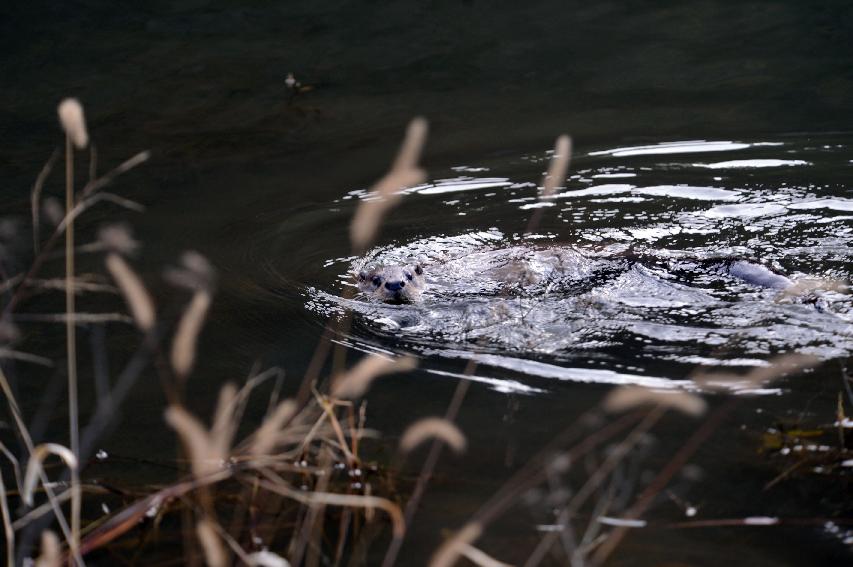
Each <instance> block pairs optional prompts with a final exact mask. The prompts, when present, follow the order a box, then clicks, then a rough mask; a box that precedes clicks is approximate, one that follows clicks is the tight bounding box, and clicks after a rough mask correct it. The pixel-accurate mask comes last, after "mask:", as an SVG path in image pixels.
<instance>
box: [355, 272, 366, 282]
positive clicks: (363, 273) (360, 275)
mask: <svg viewBox="0 0 853 567" xmlns="http://www.w3.org/2000/svg"><path fill="white" fill-rule="evenodd" d="M356 277H357V278H358V281H360V282H363V281H364V280H365V278H366V277H367V274H366V273H365V272H364V271H363V270H362V271H361V272H359V273H358V274H356Z"/></svg>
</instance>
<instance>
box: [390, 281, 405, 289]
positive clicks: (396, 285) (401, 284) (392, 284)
mask: <svg viewBox="0 0 853 567" xmlns="http://www.w3.org/2000/svg"><path fill="white" fill-rule="evenodd" d="M404 287H406V282H404V281H399V282H385V289H387V290H388V291H397V290H399V289H401V288H404Z"/></svg>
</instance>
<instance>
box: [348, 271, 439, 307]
mask: <svg viewBox="0 0 853 567" xmlns="http://www.w3.org/2000/svg"><path fill="white" fill-rule="evenodd" d="M356 282H357V283H358V289H359V291H361V292H362V293H363V294H365V295H366V296H367V297H370V298H372V299H375V300H377V301H384V302H386V303H411V302H413V301H417V300H418V299H420V296H421V293H422V292H423V290H424V286H425V282H424V270H423V267H422V266H421V265H420V264H408V265H405V266H377V267H374V268H370V269H366V270H362V271H360V272H359V273H358V274H356Z"/></svg>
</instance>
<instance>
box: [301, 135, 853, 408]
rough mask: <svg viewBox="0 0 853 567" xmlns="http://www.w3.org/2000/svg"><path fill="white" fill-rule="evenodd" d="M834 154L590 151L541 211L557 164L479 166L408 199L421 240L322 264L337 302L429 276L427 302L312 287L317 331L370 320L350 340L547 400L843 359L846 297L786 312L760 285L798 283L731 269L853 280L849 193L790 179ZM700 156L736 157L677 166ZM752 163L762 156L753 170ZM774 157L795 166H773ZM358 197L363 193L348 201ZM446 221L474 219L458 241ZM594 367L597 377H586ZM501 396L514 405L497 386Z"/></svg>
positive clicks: (848, 338) (801, 150) (847, 348)
mask: <svg viewBox="0 0 853 567" xmlns="http://www.w3.org/2000/svg"><path fill="white" fill-rule="evenodd" d="M834 147H835V148H837V151H834V152H824V153H823V155H821V156H820V158H819V159H818V158H817V157H815V156H814V155H808V158H809V159H808V160H805V159H799V156H800V155H805V154H810V152H809V150H808V149H807V147H806V146H805V144H804V143H801V144H798V143H796V142H795V141H790V140H789V141H786V142H785V143H779V142H757V143H740V142H715V141H709V142H695V141H694V142H678V143H663V144H655V145H647V146H642V147H632V148H619V149H614V150H604V151H596V152H591V153H590V154H588V156H581V157H579V158H577V159H576V164H577V167H578V170H577V172H576V173H574V174H573V175H572V176H571V178H569V179H568V180H566V182H565V184H564V185H565V188H564V189H563V190H562V191H561V192H560V193H558V194H557V195H556V198H555V199H554V200H552V201H548V202H545V203H540V202H539V201H538V197H537V188H536V185H535V184H534V183H532V182H531V181H528V179H531V178H534V179H535V178H536V176H537V175H538V173H539V171H538V168H539V167H541V165H542V164H543V163H544V160H545V159H546V158H547V155H548V154H547V153H546V154H544V155H543V156H541V157H540V158H537V157H535V156H525V157H523V158H521V159H519V160H518V161H517V162H515V163H516V164H517V165H511V166H506V167H504V168H500V167H490V168H488V175H489V177H479V176H476V175H471V174H472V173H475V172H473V171H471V170H472V169H475V168H473V167H470V166H468V167H466V168H465V170H466V173H468V175H466V176H464V177H454V178H449V179H440V180H437V181H434V182H431V183H428V184H425V185H423V186H419V187H415V188H412V189H410V190H407V191H406V192H407V193H408V194H409V195H408V196H407V201H406V203H405V204H404V207H403V208H402V209H401V210H400V211H399V214H398V216H399V217H401V218H400V219H399V222H402V223H404V224H405V222H412V223H413V225H412V226H407V227H405V231H404V234H405V236H397V237H395V238H394V239H393V243H391V244H388V245H385V246H382V247H379V248H377V249H375V250H373V251H372V252H371V253H370V254H369V255H368V257H366V258H355V259H353V258H342V259H336V258H335V257H334V252H335V251H334V250H329V251H328V252H329V256H328V257H327V259H326V262H325V267H326V269H327V270H328V271H329V273H330V274H334V275H333V277H334V279H336V280H337V281H339V282H340V285H341V286H351V285H352V282H351V281H349V275H348V274H349V273H351V272H353V271H358V270H359V269H362V268H363V267H364V266H366V265H372V264H378V265H383V264H384V265H387V264H392V265H393V264H400V263H408V262H412V261H418V262H421V263H422V264H423V265H424V270H425V276H426V278H427V289H426V291H425V293H424V296H423V300H422V301H420V302H418V303H416V304H412V305H385V304H377V303H372V302H369V301H365V300H363V299H361V300H359V299H358V298H357V299H356V300H352V301H350V300H342V299H339V298H338V295H339V294H340V288H335V287H331V288H327V289H317V288H315V287H314V286H313V285H311V287H310V288H308V292H307V293H308V295H309V296H310V299H309V300H308V302H307V305H308V306H309V308H311V309H312V310H314V311H316V312H317V313H318V314H321V315H324V316H325V315H327V314H329V313H333V312H335V311H337V310H340V309H349V310H353V311H355V312H356V313H357V314H359V318H358V325H357V326H356V330H355V335H354V336H353V337H352V339H353V340H354V341H358V342H363V343H371V342H375V341H377V340H379V341H383V340H389V339H393V340H394V344H395V348H397V349H400V348H403V349H405V350H413V351H415V352H418V353H420V354H421V355H423V356H425V357H427V358H428V359H441V358H451V359H453V358H467V359H473V360H476V361H477V362H478V363H480V365H481V367H482V368H483V369H484V371H488V369H489V368H490V367H491V368H500V369H503V370H510V371H512V372H513V374H514V375H515V377H513V378H512V379H511V380H512V381H513V382H515V383H519V382H520V383H524V382H525V380H528V381H530V380H533V383H531V387H536V388H542V387H545V386H543V384H547V382H543V381H541V380H540V379H558V380H570V381H580V382H598V383H606V384H609V383H633V384H641V385H652V386H655V387H674V386H679V387H690V386H691V385H690V384H689V382H685V381H684V380H683V377H684V376H686V375H687V374H689V372H690V369H691V368H692V367H693V366H695V365H696V364H697V362H701V363H702V364H705V365H714V364H721V365H731V364H738V365H743V366H753V365H756V364H760V362H761V361H763V360H766V359H767V358H768V357H770V356H772V355H774V354H775V353H779V352H788V351H792V350H796V351H799V352H804V353H811V354H815V355H817V356H819V357H821V358H824V359H830V358H835V357H842V356H846V355H847V354H849V353H850V352H851V351H853V326H851V322H853V302H851V299H850V296H848V295H844V294H841V293H838V292H832V291H823V292H821V291H817V292H811V294H810V295H807V296H804V297H785V298H782V297H781V296H780V295H779V290H778V289H771V288H766V287H764V286H763V285H753V284H755V283H759V280H761V281H770V280H771V279H773V281H774V282H775V281H776V280H777V279H778V280H779V281H787V280H784V279H783V278H776V277H775V276H773V275H772V274H770V273H769V272H765V274H764V275H763V276H762V277H757V278H755V281H754V282H753V283H750V282H748V281H744V279H743V274H742V273H738V272H743V270H740V269H739V270H738V271H735V270H734V269H733V267H732V268H729V267H727V262H728V261H730V260H731V259H732V258H738V259H747V260H749V261H751V262H753V263H754V264H755V265H756V266H767V267H770V268H771V269H775V270H777V271H779V272H780V273H784V274H786V275H788V276H790V277H791V278H792V279H794V280H796V279H797V278H804V277H822V278H833V279H838V280H845V281H846V280H850V279H851V277H853V272H851V266H853V253H851V251H853V248H851V246H853V227H851V224H850V222H849V217H846V216H840V215H837V212H843V211H847V210H850V209H849V207H848V205H849V204H850V203H851V202H853V201H850V200H848V199H846V198H845V197H843V192H844V189H843V188H837V187H833V186H822V187H816V186H812V185H808V184H803V183H802V182H800V181H799V178H790V179H789V178H788V177H786V174H785V172H786V171H796V172H797V173H798V175H806V176H807V175H808V174H807V172H808V170H809V168H815V167H820V166H821V165H822V164H824V163H826V162H842V160H843V159H844V158H845V157H846V154H845V153H844V151H843V150H842V149H841V148H843V147H845V145H844V144H837V145H835V146H834ZM701 152H728V153H730V154H732V155H733V157H734V158H736V159H732V160H728V161H725V162H719V163H715V164H710V165H709V164H695V163H693V162H692V161H687V160H691V159H692V156H690V155H685V156H684V158H679V157H678V154H694V153H701ZM756 152H757V153H760V157H752V155H751V154H753V153H756ZM779 153H784V154H785V155H790V156H793V158H794V159H789V158H786V159H781V158H775V157H768V155H769V156H772V155H773V154H777V155H778V154H779ZM648 156H658V159H660V157H661V156H665V158H666V161H659V162H650V161H649V157H648ZM636 160H642V161H641V162H637V161H636ZM672 160H676V161H672ZM679 160H684V161H679ZM508 161H509V162H510V163H512V162H513V160H508ZM518 164H521V165H518ZM525 164H528V165H525ZM529 164H535V165H536V168H535V169H531V168H530V167H529ZM792 166H797V167H796V168H795V169H789V168H790V167H792ZM454 169H456V170H459V169H460V168H454ZM481 169H486V168H481ZM709 169H712V170H715V171H713V172H709ZM723 170H724V171H723ZM741 171H743V172H744V173H740V172H741ZM614 172H619V173H615V175H621V176H625V175H631V184H613V183H606V184H601V183H598V182H597V181H596V180H597V179H601V178H602V176H605V178H606V176H612V175H614ZM720 173H722V174H724V175H723V176H720ZM780 176H781V177H780ZM673 177H677V182H673V180H672V178H673ZM661 181H664V183H661ZM447 193H452V194H453V198H452V199H449V200H448V199H447V198H446V197H444V195H445V194H447ZM365 196H366V192H365V191H363V190H355V191H352V192H350V193H349V194H347V195H346V196H344V197H343V198H342V200H341V202H345V201H349V202H351V203H352V202H354V201H355V200H357V199H362V198H365ZM615 196H618V197H615ZM602 197H608V198H602ZM541 205H546V206H548V207H549V208H548V209H547V211H546V212H547V213H548V214H550V215H551V216H550V218H548V217H547V216H546V217H545V218H546V219H547V220H546V221H545V224H544V225H543V226H542V227H541V228H540V230H539V231H538V234H534V235H526V236H525V235H523V234H521V228H522V227H524V226H525V221H526V216H527V215H528V214H529V213H528V212H527V211H528V209H530V208H533V207H537V206H541ZM409 210H411V211H419V213H418V215H417V220H414V217H412V220H411V221H407V220H404V219H409V218H410V217H408V216H407V211H409ZM804 211H808V213H805V212H804ZM345 212H348V210H347V211H345ZM448 216H455V217H464V220H463V219H460V221H459V222H458V223H457V227H456V228H455V229H452V230H448V229H447V227H446V224H445V223H444V222H443V219H446V218H447V217H448ZM399 222H398V224H399ZM462 227H464V228H462ZM752 272H754V270H751V269H748V270H746V273H747V275H748V274H749V273H752ZM753 276H754V273H753ZM774 278H775V279H774ZM328 279H331V278H328ZM747 279H749V278H747ZM306 283H308V284H311V282H306ZM771 287H777V288H778V286H771ZM543 357H544V358H543ZM592 358H595V360H596V362H595V364H596V368H583V365H584V364H587V363H588V361H589V360H591V359H592ZM664 361H667V362H668V363H669V364H667V365H665V367H666V369H667V372H666V373H665V374H663V375H661V374H660V368H662V367H664V365H662V363H663V362H664ZM738 361H739V362H738ZM602 364H604V365H605V368H603V369H602V368H601V365H602ZM579 365H580V366H579ZM608 366H609V368H608ZM427 367H429V363H427ZM625 367H631V368H634V369H635V371H634V372H631V373H625V372H624V371H623V370H622V369H623V368H625ZM652 368H654V369H655V370H654V371H652V370H651V369H652ZM493 386H494V387H496V388H497V389H500V390H503V391H519V389H518V388H517V387H516V388H512V387H510V386H508V385H507V384H504V383H502V382H500V381H496V382H493ZM769 391H770V392H778V390H769Z"/></svg>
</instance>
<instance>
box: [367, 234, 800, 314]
mask: <svg viewBox="0 0 853 567" xmlns="http://www.w3.org/2000/svg"><path fill="white" fill-rule="evenodd" d="M519 250H520V251H527V252H529V251H528V250H526V249H524V248H523V247H520V248H519V249H518V250H509V251H505V252H508V255H506V256H504V255H501V253H500V252H492V255H493V256H494V258H493V260H495V261H496V262H495V264H494V265H490V264H489V262H482V259H479V260H480V262H478V259H475V258H471V257H468V258H465V259H464V260H463V261H465V262H466V263H470V264H476V265H478V268H477V270H476V271H477V272H478V273H480V274H482V275H483V276H484V277H486V278H488V279H492V280H496V281H502V282H504V283H506V284H512V285H515V286H522V287H524V286H531V285H535V284H537V283H540V280H546V281H545V283H549V282H553V281H556V280H559V279H560V276H561V275H562V276H566V275H568V273H567V272H568V271H570V269H569V267H570V266H574V268H575V270H576V271H578V273H576V274H574V276H575V277H580V278H581V279H583V278H584V276H583V275H582V274H583V273H584V272H586V271H588V269H587V270H585V269H583V268H584V266H585V265H587V264H589V262H586V264H585V263H584V261H583V260H584V259H585V257H584V256H583V255H582V254H580V253H578V252H577V251H572V250H571V249H561V248H555V249H550V250H543V251H540V252H541V253H540V254H535V255H533V256H525V255H524V254H521V252H519ZM487 254H488V253H487ZM587 260H588V259H587ZM630 260H632V261H634V262H636V261H638V259H637V258H630ZM708 261H710V262H711V263H713V264H716V265H718V266H719V267H720V268H722V269H723V270H724V271H725V272H727V273H728V274H729V275H731V276H734V277H735V278H737V279H739V280H741V281H743V282H745V283H747V284H750V285H754V286H757V287H763V288H768V289H775V290H779V291H782V290H785V289H789V288H790V286H792V285H793V284H794V282H793V281H792V280H791V279H789V278H788V277H786V276H784V275H780V274H778V273H776V272H773V271H771V270H770V269H769V268H767V267H765V266H762V265H760V264H755V263H753V262H750V261H747V260H741V259H737V258H729V259H715V260H714V259H711V260H707V261H706V262H708ZM586 267H587V268H589V266H586ZM540 272H541V273H540ZM564 272H566V273H564ZM586 275H587V276H590V275H592V274H591V272H590V273H587V274H586ZM356 280H357V283H358V289H359V291H361V292H362V293H363V294H364V295H365V296H366V297H367V298H368V299H372V300H376V301H381V302H384V303H395V304H401V303H413V302H416V301H418V300H419V299H420V298H421V294H422V293H423V291H424V289H425V288H426V281H425V279H424V268H423V265H422V264H420V263H417V264H404V265H379V266H372V267H370V268H366V269H363V270H361V271H359V272H358V273H357V274H356Z"/></svg>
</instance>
